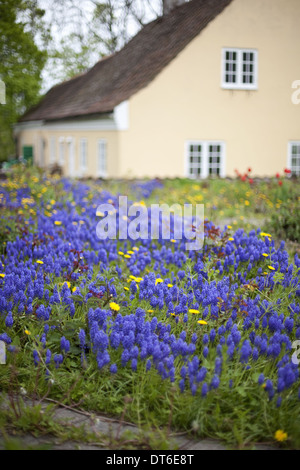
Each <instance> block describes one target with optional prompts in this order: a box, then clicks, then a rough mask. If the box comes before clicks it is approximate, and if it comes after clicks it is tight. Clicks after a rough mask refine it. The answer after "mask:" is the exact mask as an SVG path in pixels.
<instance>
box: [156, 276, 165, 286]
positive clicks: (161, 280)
mask: <svg viewBox="0 0 300 470" xmlns="http://www.w3.org/2000/svg"><path fill="white" fill-rule="evenodd" d="M161 282H164V281H163V279H160V277H158V278H157V279H156V281H155V285H157V284H159V283H161Z"/></svg>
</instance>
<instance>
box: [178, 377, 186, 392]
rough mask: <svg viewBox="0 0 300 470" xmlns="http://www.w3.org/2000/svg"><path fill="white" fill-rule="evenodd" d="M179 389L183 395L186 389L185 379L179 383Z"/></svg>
mask: <svg viewBox="0 0 300 470" xmlns="http://www.w3.org/2000/svg"><path fill="white" fill-rule="evenodd" d="M179 388H180V391H181V393H183V392H184V389H185V381H184V379H181V380H180V381H179Z"/></svg>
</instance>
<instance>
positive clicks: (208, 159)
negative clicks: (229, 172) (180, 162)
mask: <svg viewBox="0 0 300 470" xmlns="http://www.w3.org/2000/svg"><path fill="white" fill-rule="evenodd" d="M185 153H186V156H185V159H186V176H188V177H189V178H197V179H199V178H207V177H208V176H220V177H225V144H224V142H219V141H203V140H202V141H189V142H187V143H186V152H185Z"/></svg>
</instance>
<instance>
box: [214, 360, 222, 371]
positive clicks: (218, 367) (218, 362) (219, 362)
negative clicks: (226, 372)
mask: <svg viewBox="0 0 300 470" xmlns="http://www.w3.org/2000/svg"><path fill="white" fill-rule="evenodd" d="M221 372H222V359H221V358H220V357H217V358H216V360H215V373H216V374H217V375H220V374H221Z"/></svg>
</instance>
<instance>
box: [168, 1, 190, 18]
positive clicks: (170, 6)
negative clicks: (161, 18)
mask: <svg viewBox="0 0 300 470" xmlns="http://www.w3.org/2000/svg"><path fill="white" fill-rule="evenodd" d="M185 1H186V0H163V14H164V15H168V14H169V13H170V11H171V10H173V8H175V7H177V6H178V5H182V4H183V3H185Z"/></svg>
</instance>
